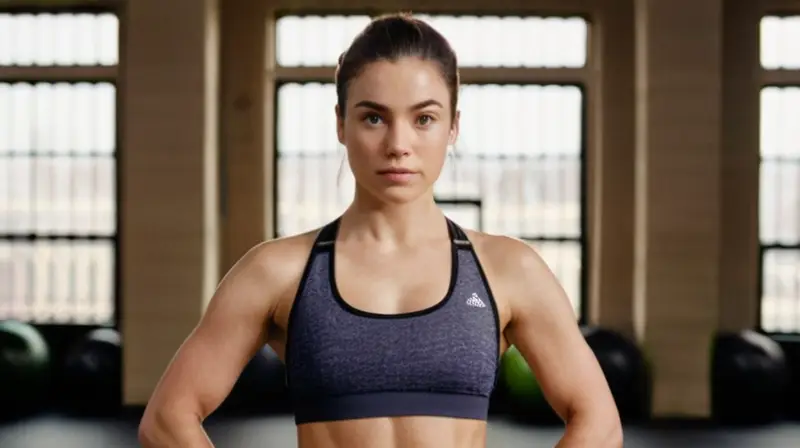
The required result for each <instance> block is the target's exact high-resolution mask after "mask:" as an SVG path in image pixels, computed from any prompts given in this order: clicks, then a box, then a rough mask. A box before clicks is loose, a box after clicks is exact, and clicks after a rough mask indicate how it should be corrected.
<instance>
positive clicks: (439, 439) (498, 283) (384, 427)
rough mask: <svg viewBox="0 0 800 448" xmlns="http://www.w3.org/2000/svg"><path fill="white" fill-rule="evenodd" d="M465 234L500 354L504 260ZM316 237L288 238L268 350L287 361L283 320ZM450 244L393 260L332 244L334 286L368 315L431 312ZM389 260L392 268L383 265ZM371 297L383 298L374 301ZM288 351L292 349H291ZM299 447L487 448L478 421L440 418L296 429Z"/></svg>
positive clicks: (505, 314) (442, 288)
mask: <svg viewBox="0 0 800 448" xmlns="http://www.w3.org/2000/svg"><path fill="white" fill-rule="evenodd" d="M466 232H467V236H468V239H469V241H470V242H471V243H472V247H473V249H474V251H475V254H476V255H477V257H478V259H479V260H480V264H481V266H482V268H483V271H484V273H485V276H486V280H487V281H488V283H489V287H490V288H491V292H492V293H493V296H494V303H495V304H496V311H497V316H498V320H499V328H500V330H501V331H500V340H499V352H500V353H502V352H504V351H505V349H506V348H507V346H508V343H507V341H506V340H505V338H504V337H503V336H502V330H503V329H504V328H505V327H506V325H507V324H508V322H509V320H510V309H509V303H508V300H507V297H508V293H507V292H506V291H507V290H508V288H507V287H506V285H507V283H508V282H506V281H505V280H504V279H503V273H502V271H501V270H500V269H498V267H499V265H500V263H499V262H495V260H501V258H502V255H503V254H500V253H496V252H497V251H496V250H494V251H493V249H492V244H491V243H492V239H493V238H496V237H493V236H490V235H486V234H483V233H479V232H474V231H469V230H467V231H466ZM316 238H317V232H316V231H314V232H309V233H306V234H303V235H298V236H296V237H292V238H287V239H286V240H285V241H284V244H287V245H292V246H293V247H292V250H291V251H284V253H287V252H290V253H291V254H293V255H292V256H291V257H289V259H286V260H285V262H286V263H287V265H286V266H285V267H286V268H288V269H289V270H290V271H291V272H295V273H296V276H295V278H293V282H292V287H289V288H286V290H285V292H284V294H283V296H282V297H281V299H280V301H279V303H278V306H277V307H276V309H275V311H274V313H273V316H272V322H271V323H270V327H271V328H270V332H269V334H270V340H269V344H270V346H272V348H273V349H275V350H276V352H278V354H279V355H280V356H281V358H282V359H284V361H285V359H286V357H285V355H286V350H285V348H286V340H287V332H288V330H289V316H290V313H291V311H292V309H293V305H294V301H295V299H296V296H297V292H298V288H300V286H301V285H300V283H301V279H302V278H303V272H304V270H305V268H306V265H307V262H308V261H309V253H310V252H311V250H312V248H313V247H314V243H315V240H316ZM450 244H451V243H450V241H449V240H446V239H444V238H442V239H437V241H432V242H431V244H425V245H421V246H420V247H419V248H414V249H404V250H399V251H396V252H393V253H392V255H391V257H387V256H386V255H385V254H381V253H378V252H376V251H370V250H364V249H363V245H361V244H358V243H350V242H347V241H345V242H337V245H336V248H335V261H336V265H335V271H334V272H335V282H333V283H334V284H335V286H336V288H338V292H339V293H340V296H341V298H342V299H343V300H344V301H345V303H346V305H348V306H349V307H352V308H353V309H354V310H357V311H363V312H365V313H367V314H381V315H403V314H409V313H415V312H421V311H423V312H424V310H429V309H431V308H432V307H436V306H437V305H438V304H440V302H442V300H443V298H444V297H445V296H446V293H447V292H448V290H449V287H450V278H451V275H450V274H451V265H452V263H451V250H450ZM387 258H388V259H389V260H390V262H386V261H385V260H387ZM375 297H381V298H382V299H381V300H380V301H378V300H375ZM291 350H294V349H291ZM297 434H298V446H299V447H300V448H323V447H332V448H338V447H351V448H360V447H370V448H373V447H374V448H381V447H386V448H404V447H428V446H430V447H436V448H450V447H452V448H455V447H459V448H461V447H466V448H470V447H475V448H478V447H485V446H486V422H485V420H480V419H463V418H448V417H441V416H411V417H406V416H400V417H378V418H359V419H352V420H343V421H332V422H316V423H305V424H298V427H297Z"/></svg>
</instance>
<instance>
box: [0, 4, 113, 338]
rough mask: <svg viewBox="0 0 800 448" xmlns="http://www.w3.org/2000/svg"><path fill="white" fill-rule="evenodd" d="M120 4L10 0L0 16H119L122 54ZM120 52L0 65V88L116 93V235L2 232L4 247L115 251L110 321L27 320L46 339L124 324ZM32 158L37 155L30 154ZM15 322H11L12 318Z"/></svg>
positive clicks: (0, 9) (0, 235)
mask: <svg viewBox="0 0 800 448" xmlns="http://www.w3.org/2000/svg"><path fill="white" fill-rule="evenodd" d="M124 5H125V2H124V0H104V1H103V2H99V3H98V2H88V1H86V0H84V1H74V2H70V3H66V4H62V5H33V4H29V3H25V2H19V3H15V2H14V1H13V0H12V2H11V3H9V4H4V5H2V6H0V14H11V15H19V14H113V15H115V16H117V18H118V22H119V38H118V46H119V49H120V50H121V48H122V40H123V38H124V23H125V14H124ZM120 50H118V54H119V55H120V57H118V60H117V64H115V65H108V66H104V65H83V66H35V65H34V66H0V83H8V84H14V83H28V84H37V83H66V84H70V85H74V84H78V83H87V84H93V85H96V84H102V83H106V84H110V85H112V86H113V87H114V89H115V109H116V116H115V119H114V122H115V138H114V143H115V146H114V151H113V153H112V154H110V155H109V157H110V158H111V159H112V160H113V161H114V189H115V191H114V203H115V216H114V226H115V228H114V232H112V233H111V234H110V235H100V234H92V233H89V234H59V235H49V234H41V233H38V232H35V231H34V232H26V233H22V234H18V233H6V232H3V233H0V240H2V241H8V242H19V241H25V242H31V243H33V242H36V241H86V242H90V241H110V242H111V249H112V251H113V255H112V262H113V263H114V266H113V267H112V269H111V273H112V278H111V284H112V291H111V306H112V308H113V309H112V315H111V318H110V320H109V321H106V322H96V323H83V322H79V323H73V322H69V323H60V322H52V321H38V320H36V319H31V320H28V323H30V324H31V325H34V326H36V327H37V328H40V329H41V330H42V331H43V332H45V333H47V334H50V332H55V334H64V333H63V331H67V333H71V331H73V330H74V331H76V332H81V331H85V330H86V329H90V328H97V327H110V328H119V327H120V325H121V322H122V309H123V307H122V303H121V289H122V286H121V248H120V246H121V245H120V234H121V229H122V216H121V211H120V209H119V204H120V199H121V191H120V190H121V177H120V176H121V171H122V170H121V159H122V151H121V147H122V141H123V140H122V134H123V129H122V127H121V116H120V113H119V111H120V109H121V107H122V105H121V103H122V101H123V98H124V95H123V84H124V83H123V80H122V79H120V77H119V75H118V73H119V68H120V66H121V65H122V64H123V62H122V52H121V51H120ZM32 155H33V156H34V157H36V153H35V152H34V153H33V154H32ZM11 318H13V317H11Z"/></svg>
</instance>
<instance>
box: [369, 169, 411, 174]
mask: <svg viewBox="0 0 800 448" xmlns="http://www.w3.org/2000/svg"><path fill="white" fill-rule="evenodd" d="M378 174H414V171H413V170H409V169H406V168H386V169H384V170H379V171H378Z"/></svg>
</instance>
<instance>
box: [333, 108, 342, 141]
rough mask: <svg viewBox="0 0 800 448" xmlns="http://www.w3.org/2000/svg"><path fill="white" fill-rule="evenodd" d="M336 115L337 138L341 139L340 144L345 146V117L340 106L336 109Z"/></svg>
mask: <svg viewBox="0 0 800 448" xmlns="http://www.w3.org/2000/svg"><path fill="white" fill-rule="evenodd" d="M334 112H335V113H336V136H337V137H338V138H339V143H341V144H343V145H344V117H342V114H341V113H340V111H339V105H338V104H337V105H336V107H334Z"/></svg>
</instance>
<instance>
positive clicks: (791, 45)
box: [761, 16, 800, 69]
mask: <svg viewBox="0 0 800 448" xmlns="http://www.w3.org/2000/svg"><path fill="white" fill-rule="evenodd" d="M761 65H762V66H763V67H764V68H766V69H800V16H793V17H774V16H768V17H764V18H763V19H761Z"/></svg>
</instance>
